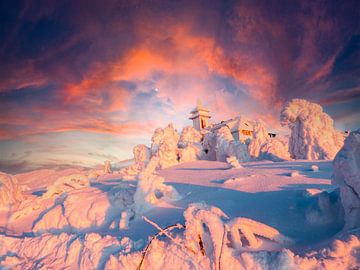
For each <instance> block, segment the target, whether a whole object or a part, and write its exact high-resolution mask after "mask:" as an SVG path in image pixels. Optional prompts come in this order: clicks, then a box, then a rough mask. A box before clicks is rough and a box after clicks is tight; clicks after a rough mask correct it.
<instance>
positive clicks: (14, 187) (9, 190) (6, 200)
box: [0, 172, 24, 208]
mask: <svg viewBox="0 0 360 270" xmlns="http://www.w3.org/2000/svg"><path fill="white" fill-rule="evenodd" d="M23 199H24V196H23V190H22V188H21V186H20V185H19V183H18V180H17V179H16V177H15V176H12V175H10V174H6V173H1V172H0V208H7V207H9V206H11V205H13V204H16V203H19V202H21V201H22V200H23Z"/></svg>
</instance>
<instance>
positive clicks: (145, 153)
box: [119, 144, 151, 180]
mask: <svg viewBox="0 0 360 270" xmlns="http://www.w3.org/2000/svg"><path fill="white" fill-rule="evenodd" d="M133 154H134V164H132V165H130V166H128V167H125V168H122V169H121V170H120V171H119V174H120V175H121V177H122V179H124V180H134V179H136V177H137V175H138V174H139V173H140V172H141V171H143V170H144V168H145V166H146V164H147V163H148V162H149V160H150V157H151V151H150V148H149V147H147V146H146V145H144V144H138V145H136V146H135V147H134V148H133Z"/></svg>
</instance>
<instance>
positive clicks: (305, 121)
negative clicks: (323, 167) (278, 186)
mask: <svg viewBox="0 0 360 270" xmlns="http://www.w3.org/2000/svg"><path fill="white" fill-rule="evenodd" d="M280 121H281V124H282V125H283V126H288V127H289V128H290V129H291V136H290V140H289V152H290V155H291V157H292V158H295V159H333V158H334V157H335V155H336V153H337V152H338V151H339V149H340V148H341V147H342V145H343V142H344V136H343V135H342V134H341V133H340V132H339V131H337V130H335V129H334V121H333V120H332V119H331V117H330V116H329V115H328V114H326V113H325V112H323V109H322V107H321V106H320V105H319V104H316V103H311V102H309V101H307V100H304V99H293V100H292V101H290V102H288V103H286V104H285V106H284V108H283V109H282V111H281V114H280Z"/></svg>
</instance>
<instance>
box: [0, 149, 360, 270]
mask: <svg viewBox="0 0 360 270" xmlns="http://www.w3.org/2000/svg"><path fill="white" fill-rule="evenodd" d="M144 152H146V151H144ZM314 166H317V167H318V170H313V168H314ZM151 167H152V165H151V162H150V163H149V164H148V167H147V169H145V172H144V173H142V174H141V176H139V177H140V178H139V179H136V181H133V180H124V179H121V174H106V175H103V176H101V177H98V178H97V179H88V180H87V181H85V178H84V177H85V176H88V175H89V172H88V171H48V170H47V171H34V172H32V173H28V174H25V175H24V174H22V175H16V177H17V179H18V185H22V184H23V183H26V185H27V186H28V190H27V191H26V192H23V193H22V194H23V196H24V198H23V199H22V200H21V201H17V200H14V203H13V204H12V205H11V207H7V208H2V209H1V210H0V230H1V235H0V266H1V267H3V268H5V269H6V267H8V268H9V269H47V268H53V269H104V268H105V269H347V268H351V267H352V268H354V269H356V268H355V267H357V266H358V265H359V261H358V254H359V253H358V252H359V249H360V241H359V238H358V236H356V235H359V234H360V231H359V230H354V231H352V234H354V236H350V233H348V232H345V231H341V230H342V228H343V225H344V217H343V213H342V207H341V204H340V199H339V198H340V197H339V191H338V190H336V189H335V188H334V186H332V185H331V180H330V178H331V175H332V164H331V162H330V161H312V162H310V161H305V160H299V161H287V162H264V161H262V162H248V163H242V164H241V167H239V168H236V167H237V166H235V167H234V166H232V165H230V164H228V163H225V162H217V161H194V162H189V163H182V164H179V165H176V166H173V167H168V168H165V169H162V170H160V171H158V172H156V171H154V170H153V169H154V168H151ZM295 171H296V172H298V173H297V174H294V173H293V172H295ZM71 175H72V176H71ZM74 175H75V176H74ZM80 175H82V176H80ZM59 179H60V180H59ZM77 179H78V180H77ZM38 180H40V181H39V182H37V181H38ZM75 180H77V181H75ZM74 182H75V184H74ZM44 188H45V190H44ZM49 190H50V191H52V190H55V191H56V192H55V193H54V192H49ZM59 190H60V191H59ZM61 190H62V191H63V192H61ZM40 191H41V192H40ZM149 206H151V207H149ZM185 226H186V227H185ZM165 228H167V229H165ZM163 229H165V230H163ZM155 236H156V237H155ZM337 238H338V239H339V240H336V241H334V240H335V239H337ZM139 267H140V268H139Z"/></svg>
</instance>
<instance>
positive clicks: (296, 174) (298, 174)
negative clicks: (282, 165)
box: [290, 171, 300, 177]
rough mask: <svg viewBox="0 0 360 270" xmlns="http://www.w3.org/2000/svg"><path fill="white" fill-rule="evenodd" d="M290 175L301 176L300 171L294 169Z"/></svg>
mask: <svg viewBox="0 0 360 270" xmlns="http://www.w3.org/2000/svg"><path fill="white" fill-rule="evenodd" d="M290 176H291V177H297V176H300V173H299V172H298V171H292V172H291V173H290Z"/></svg>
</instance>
